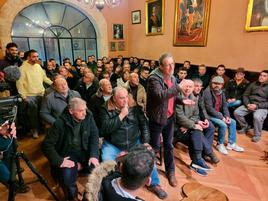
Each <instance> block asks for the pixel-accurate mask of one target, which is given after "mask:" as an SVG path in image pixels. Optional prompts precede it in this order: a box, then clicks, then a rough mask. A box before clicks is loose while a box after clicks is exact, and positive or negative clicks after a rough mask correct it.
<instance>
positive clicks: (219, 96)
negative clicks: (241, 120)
mask: <svg viewBox="0 0 268 201" xmlns="http://www.w3.org/2000/svg"><path fill="white" fill-rule="evenodd" d="M211 82H212V83H211V87H208V88H207V89H206V90H205V91H204V101H205V106H206V110H207V113H208V115H209V116H210V120H211V121H212V122H213V124H214V125H215V126H217V127H219V131H218V145H217V149H218V151H219V152H220V153H222V154H225V155H227V154H228V151H227V150H226V148H227V149H229V150H234V151H237V152H243V151H244V148H242V147H240V146H238V145H237V144H236V121H235V120H234V119H232V118H230V114H229V110H228V106H227V102H226V98H225V93H224V91H223V90H222V88H223V85H224V79H223V78H222V77H221V76H216V77H214V78H213V79H212V81H211ZM227 129H228V145H227V147H226V148H225V145H224V141H225V133H226V130H227Z"/></svg>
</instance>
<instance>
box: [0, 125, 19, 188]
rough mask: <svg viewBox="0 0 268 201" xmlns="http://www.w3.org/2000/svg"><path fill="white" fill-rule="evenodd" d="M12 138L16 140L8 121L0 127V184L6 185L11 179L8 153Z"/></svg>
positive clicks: (14, 130)
mask: <svg viewBox="0 0 268 201" xmlns="http://www.w3.org/2000/svg"><path fill="white" fill-rule="evenodd" d="M13 138H16V127H15V124H14V123H12V124H11V125H9V123H8V121H6V122H4V123H3V124H2V125H1V126H0V182H1V183H3V184H4V185H8V184H9V182H10V179H11V173H10V167H9V166H10V159H11V157H10V153H11V150H12V148H11V146H12V141H13Z"/></svg>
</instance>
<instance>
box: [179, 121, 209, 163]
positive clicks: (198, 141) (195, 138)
mask: <svg viewBox="0 0 268 201" xmlns="http://www.w3.org/2000/svg"><path fill="white" fill-rule="evenodd" d="M206 130H207V132H205V133H206V134H207V136H208V137H209V138H208V139H209V140H208V139H207V138H206V136H205V135H204V134H203V132H202V131H200V130H188V131H187V132H186V133H181V132H180V130H178V131H177V132H176V133H175V137H176V138H177V140H178V141H179V142H181V143H183V144H185V145H187V146H188V149H189V155H190V158H191V159H192V161H196V160H198V159H201V158H202V153H203V154H205V155H207V154H210V153H212V144H211V140H213V135H214V131H213V130H214V129H213V127H212V126H211V127H208V128H207V129H206ZM212 131H213V133H212ZM212 134H213V135H212ZM209 141H210V142H209Z"/></svg>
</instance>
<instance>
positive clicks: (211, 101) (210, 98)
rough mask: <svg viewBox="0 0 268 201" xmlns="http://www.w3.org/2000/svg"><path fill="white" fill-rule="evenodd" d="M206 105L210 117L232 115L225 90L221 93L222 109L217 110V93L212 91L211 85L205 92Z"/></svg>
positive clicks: (221, 117)
mask: <svg viewBox="0 0 268 201" xmlns="http://www.w3.org/2000/svg"><path fill="white" fill-rule="evenodd" d="M203 97H204V102H205V107H206V110H207V113H208V115H209V116H210V117H215V118H218V119H223V117H230V113H229V110H228V106H227V102H226V97H225V94H224V91H222V93H221V105H220V111H219V112H217V111H216V109H215V105H216V95H215V94H214V92H213V91H212V89H211V88H210V87H207V88H206V90H205V91H204V94H203Z"/></svg>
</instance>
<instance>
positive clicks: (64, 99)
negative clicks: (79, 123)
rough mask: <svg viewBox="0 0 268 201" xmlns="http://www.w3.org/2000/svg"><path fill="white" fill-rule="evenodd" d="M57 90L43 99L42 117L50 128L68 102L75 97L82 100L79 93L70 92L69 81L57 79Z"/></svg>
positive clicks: (55, 82) (55, 85)
mask: <svg viewBox="0 0 268 201" xmlns="http://www.w3.org/2000/svg"><path fill="white" fill-rule="evenodd" d="M54 87H55V90H54V91H52V92H51V93H50V94H48V95H47V96H45V97H44V98H43V102H42V105H41V109H40V116H41V117H42V119H43V120H45V122H46V123H48V124H49V125H50V126H52V125H53V123H54V122H55V121H56V119H57V118H58V117H59V116H60V114H61V113H62V111H63V110H64V108H66V106H67V105H68V102H69V100H70V99H72V98H73V97H78V98H80V94H79V93H78V92H77V91H74V90H70V89H69V87H68V84H67V81H66V80H65V78H63V77H57V78H56V79H55V80H54Z"/></svg>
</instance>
